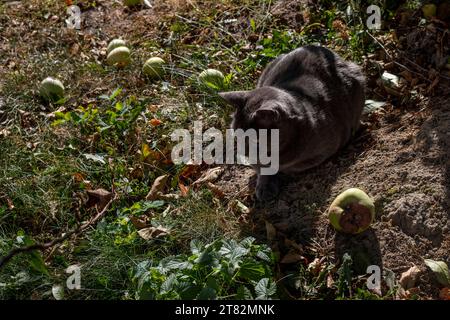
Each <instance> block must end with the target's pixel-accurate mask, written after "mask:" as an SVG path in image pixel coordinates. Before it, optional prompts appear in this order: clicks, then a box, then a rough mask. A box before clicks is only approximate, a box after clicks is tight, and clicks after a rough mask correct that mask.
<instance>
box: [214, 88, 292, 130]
mask: <svg viewBox="0 0 450 320" xmlns="http://www.w3.org/2000/svg"><path fill="white" fill-rule="evenodd" d="M219 95H220V96H221V97H222V98H223V99H224V100H225V101H227V102H228V103H229V104H230V105H232V106H233V107H234V108H235V113H234V118H233V123H232V128H233V129H243V130H246V129H249V128H253V129H280V131H281V130H282V128H283V126H284V124H285V123H286V122H287V121H288V118H289V113H290V103H289V99H288V97H287V96H286V94H284V93H283V92H282V91H281V90H278V89H275V88H272V87H262V88H258V89H255V90H250V91H231V92H221V93H219Z"/></svg>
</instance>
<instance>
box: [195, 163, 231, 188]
mask: <svg viewBox="0 0 450 320" xmlns="http://www.w3.org/2000/svg"><path fill="white" fill-rule="evenodd" d="M224 170H225V169H224V168H222V167H216V168H212V169H209V170H208V171H206V172H205V173H203V174H202V175H201V177H200V178H199V179H197V181H195V182H194V183H193V184H192V185H198V184H202V183H206V182H214V181H216V180H217V179H219V177H220V175H221V174H222V173H223V171H224Z"/></svg>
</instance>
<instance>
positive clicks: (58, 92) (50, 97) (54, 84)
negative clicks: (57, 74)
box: [39, 77, 64, 101]
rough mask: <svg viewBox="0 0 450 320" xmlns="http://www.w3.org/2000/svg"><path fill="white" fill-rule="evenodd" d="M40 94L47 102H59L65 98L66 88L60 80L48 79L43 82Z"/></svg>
mask: <svg viewBox="0 0 450 320" xmlns="http://www.w3.org/2000/svg"><path fill="white" fill-rule="evenodd" d="M39 93H40V95H41V96H42V97H43V98H44V99H45V100H47V101H58V100H59V99H61V98H63V97H64V86H63V84H62V82H61V81H59V80H58V79H54V78H51V77H48V78H45V79H44V80H42V82H41V86H40V88H39Z"/></svg>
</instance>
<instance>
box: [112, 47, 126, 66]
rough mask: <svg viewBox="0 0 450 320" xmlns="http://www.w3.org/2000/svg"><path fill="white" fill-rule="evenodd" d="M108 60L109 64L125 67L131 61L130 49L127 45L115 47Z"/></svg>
mask: <svg viewBox="0 0 450 320" xmlns="http://www.w3.org/2000/svg"><path fill="white" fill-rule="evenodd" d="M106 61H107V62H108V64H109V65H117V66H118V67H124V66H126V65H127V64H129V63H130V49H128V48H127V47H118V48H115V49H113V50H112V51H111V52H110V53H109V54H108V56H107V57H106Z"/></svg>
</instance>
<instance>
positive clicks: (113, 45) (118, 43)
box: [106, 39, 127, 54]
mask: <svg viewBox="0 0 450 320" xmlns="http://www.w3.org/2000/svg"><path fill="white" fill-rule="evenodd" d="M126 46H127V45H126V42H125V40H122V39H114V40H111V42H110V43H109V44H108V48H107V49H106V53H107V54H109V53H110V52H111V51H113V50H114V49H115V48H119V47H126Z"/></svg>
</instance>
